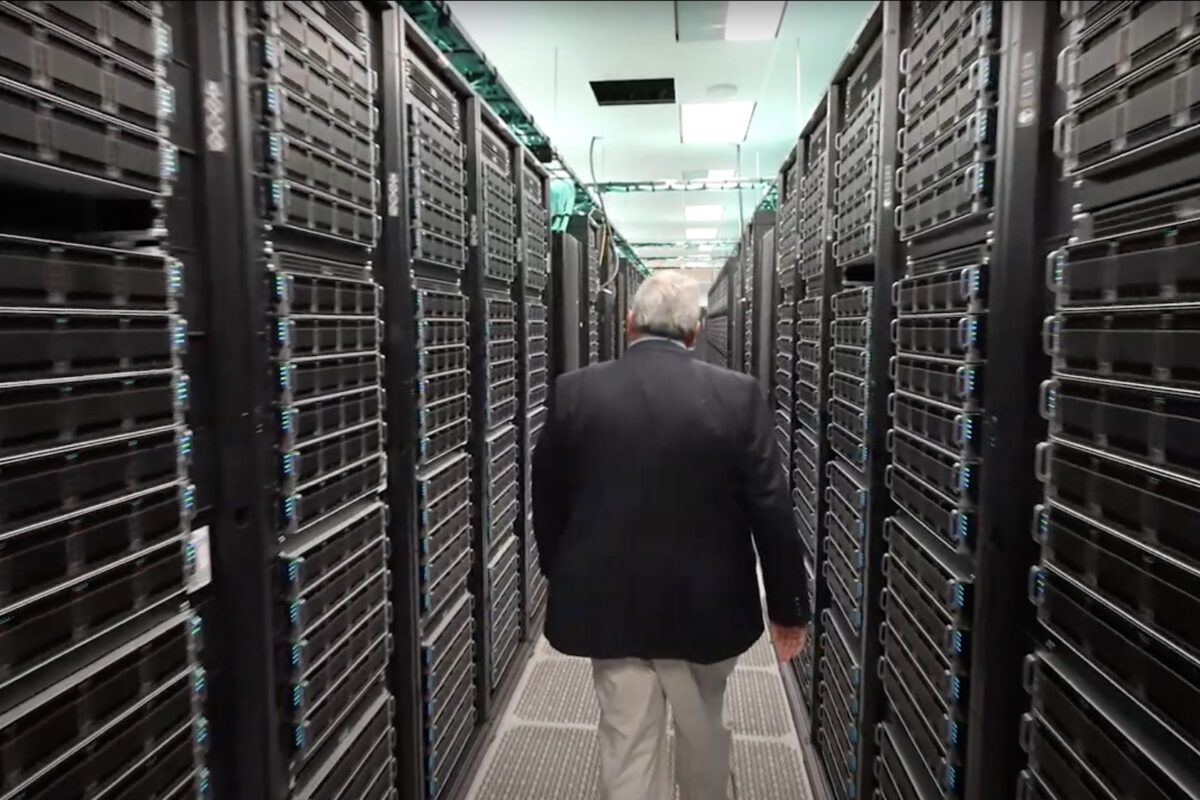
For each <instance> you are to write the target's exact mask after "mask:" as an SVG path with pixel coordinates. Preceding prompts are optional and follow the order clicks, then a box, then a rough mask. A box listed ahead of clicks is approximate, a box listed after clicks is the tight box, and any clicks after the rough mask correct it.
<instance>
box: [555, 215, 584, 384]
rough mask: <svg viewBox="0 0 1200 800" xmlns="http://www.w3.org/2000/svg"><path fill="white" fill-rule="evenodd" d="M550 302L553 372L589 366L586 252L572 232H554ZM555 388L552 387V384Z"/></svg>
mask: <svg viewBox="0 0 1200 800" xmlns="http://www.w3.org/2000/svg"><path fill="white" fill-rule="evenodd" d="M550 248H551V249H550V256H551V258H550V287H549V295H550V306H551V313H552V314H553V321H554V325H553V328H552V345H551V348H550V349H551V356H552V357H553V359H554V374H555V375H561V374H562V373H564V372H570V371H571V370H574V369H579V368H580V367H585V366H587V363H588V362H587V338H588V333H587V319H586V317H585V311H584V306H583V305H582V304H581V300H582V293H583V292H585V291H586V290H587V289H586V281H587V278H586V275H585V270H586V261H585V258H586V255H585V251H584V248H583V245H582V244H581V242H580V240H579V239H577V238H575V237H574V236H572V235H571V234H570V233H554V234H551V241H550ZM551 389H553V387H551Z"/></svg>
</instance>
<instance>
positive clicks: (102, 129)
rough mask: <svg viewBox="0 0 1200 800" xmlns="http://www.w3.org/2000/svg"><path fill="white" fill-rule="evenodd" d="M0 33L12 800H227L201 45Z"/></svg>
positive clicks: (27, 11) (163, 37) (134, 35)
mask: <svg viewBox="0 0 1200 800" xmlns="http://www.w3.org/2000/svg"><path fill="white" fill-rule="evenodd" d="M0 32H2V35H3V40H4V42H5V44H4V59H3V61H4V68H3V79H2V83H3V85H2V86H0V103H2V104H3V114H2V116H3V119H4V122H3V123H0V125H2V127H3V132H2V134H0V181H2V182H3V189H0V193H2V194H3V195H4V198H5V199H4V206H5V209H4V214H3V215H0V219H2V220H3V221H2V222H0V265H2V266H3V269H0V320H2V324H3V329H4V333H3V334H2V335H0V340H2V344H3V347H0V465H2V468H0V498H2V499H0V797H3V798H6V800H7V799H8V798H26V797H55V798H63V799H64V800H76V799H77V798H78V799H82V798H85V797H87V798H91V797H102V796H103V797H114V798H115V797H121V798H144V797H157V798H170V799H171V800H182V798H202V797H208V796H210V795H209V791H210V788H211V785H210V772H209V767H208V762H209V749H208V745H209V742H210V736H209V722H208V720H207V718H206V696H207V693H208V687H209V682H208V673H207V671H206V669H205V666H204V660H205V656H206V654H207V652H208V650H207V649H206V647H205V645H204V642H205V637H206V634H207V630H206V625H205V624H204V621H203V620H202V618H201V615H200V613H199V611H198V609H197V607H196V605H195V604H194V603H193V602H192V601H193V596H194V595H193V591H194V590H197V589H198V588H199V587H201V586H202V584H203V583H204V581H205V566H206V565H204V564H202V563H200V561H199V558H198V553H197V549H196V547H195V545H194V542H195V541H196V540H197V538H202V537H203V535H204V534H203V531H202V530H196V531H193V523H194V521H195V510H196V490H195V487H194V486H193V485H192V479H191V473H192V470H193V456H194V455H195V452H196V450H195V447H194V438H193V431H192V430H191V429H190V427H189V420H190V416H191V411H190V409H191V407H192V401H193V398H194V396H195V393H196V388H195V387H194V385H193V381H192V379H191V376H190V375H189V373H188V371H187V369H186V364H187V361H188V357H189V356H188V350H189V342H190V339H191V334H190V331H189V324H190V323H191V320H190V318H189V314H190V311H191V309H193V308H194V307H195V301H194V300H193V295H194V293H196V292H198V289H196V288H195V287H193V285H192V284H191V283H190V281H189V280H187V278H188V277H190V276H185V272H186V269H185V265H184V262H183V260H182V259H183V258H184V256H183V255H182V253H180V252H179V251H177V250H176V249H175V247H174V245H175V244H176V242H173V241H172V240H171V239H170V237H169V236H168V235H167V231H168V229H170V228H171V227H172V226H176V225H178V226H180V227H181V228H182V229H183V230H185V231H189V235H191V234H192V233H194V232H192V231H190V229H189V221H188V219H187V215H186V213H181V209H180V207H179V205H178V204H173V203H169V202H168V199H169V198H170V197H171V196H172V195H173V194H174V193H175V192H176V191H177V187H176V185H175V184H176V181H177V179H178V178H179V177H180V176H179V149H180V147H181V146H183V145H184V144H185V143H186V142H188V141H189V140H190V132H189V131H187V130H186V126H185V125H181V124H180V120H181V118H182V117H183V116H184V114H183V113H182V109H180V108H179V105H178V103H179V100H180V98H181V95H182V94H184V91H185V87H183V86H181V85H180V80H181V79H183V78H186V74H185V73H181V71H180V70H179V69H178V66H177V60H176V48H177V47H179V46H180V45H181V42H179V41H178V40H177V39H176V38H175V37H173V35H172V26H171V24H170V20H169V19H166V18H165V12H164V9H163V7H162V6H160V5H159V4H158V3H129V4H120V5H117V4H110V3H100V2H96V3H4V4H3V5H2V6H0ZM100 195H104V196H110V197H114V198H118V199H116V200H114V202H113V203H112V204H110V205H108V206H105V207H98V206H97V204H96V203H95V202H94V200H93V198H95V197H96V196H100ZM361 260H362V261H363V262H365V261H366V256H365V255H364V256H363V258H362V259H361Z"/></svg>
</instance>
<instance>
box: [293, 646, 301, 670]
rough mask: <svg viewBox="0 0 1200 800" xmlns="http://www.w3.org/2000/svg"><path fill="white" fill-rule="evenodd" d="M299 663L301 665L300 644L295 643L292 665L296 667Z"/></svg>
mask: <svg viewBox="0 0 1200 800" xmlns="http://www.w3.org/2000/svg"><path fill="white" fill-rule="evenodd" d="M299 665H300V645H298V644H294V645H292V666H293V667H296V666H299Z"/></svg>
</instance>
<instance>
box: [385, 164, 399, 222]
mask: <svg viewBox="0 0 1200 800" xmlns="http://www.w3.org/2000/svg"><path fill="white" fill-rule="evenodd" d="M387 215H388V216H389V217H399V216H400V175H399V174H398V173H396V172H389V173H388V179H387Z"/></svg>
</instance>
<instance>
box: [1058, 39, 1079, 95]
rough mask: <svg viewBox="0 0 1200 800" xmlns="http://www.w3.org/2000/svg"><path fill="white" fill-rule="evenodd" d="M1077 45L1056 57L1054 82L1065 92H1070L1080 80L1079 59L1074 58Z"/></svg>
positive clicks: (1065, 48)
mask: <svg viewBox="0 0 1200 800" xmlns="http://www.w3.org/2000/svg"><path fill="white" fill-rule="evenodd" d="M1076 52H1078V50H1077V45H1075V44H1069V45H1067V46H1066V47H1064V48H1063V49H1062V50H1059V51H1058V55H1057V56H1055V57H1054V82H1055V83H1056V84H1058V88H1060V89H1062V90H1063V91H1064V92H1069V91H1071V89H1072V88H1073V87H1074V86H1075V85H1076V83H1077V81H1078V79H1079V69H1078V67H1079V59H1078V58H1076V57H1074V56H1075V54H1076Z"/></svg>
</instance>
